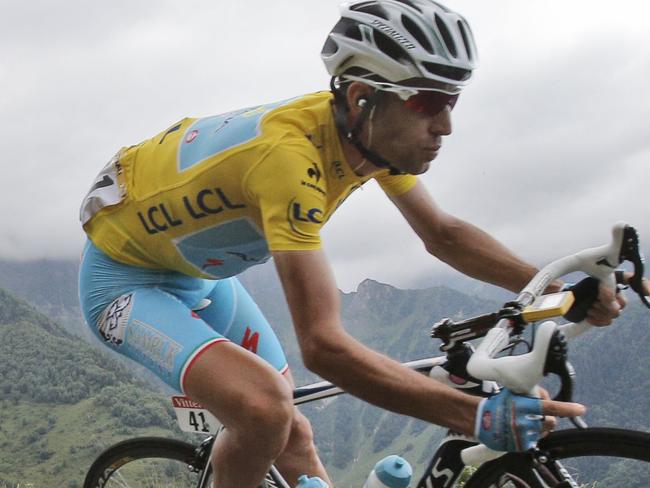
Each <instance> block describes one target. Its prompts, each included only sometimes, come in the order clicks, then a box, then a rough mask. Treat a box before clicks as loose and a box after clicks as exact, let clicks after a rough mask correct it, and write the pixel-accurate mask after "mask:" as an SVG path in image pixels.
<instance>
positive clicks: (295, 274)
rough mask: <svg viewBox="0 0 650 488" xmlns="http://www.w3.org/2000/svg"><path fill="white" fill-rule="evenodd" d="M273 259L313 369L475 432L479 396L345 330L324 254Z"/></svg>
mask: <svg viewBox="0 0 650 488" xmlns="http://www.w3.org/2000/svg"><path fill="white" fill-rule="evenodd" d="M273 258H274V260H275V265H276V267H277V269H278V273H279V275H280V280H281V281H282V286H283V288H284V291H285V295H286V297H287V301H288V304H289V308H290V310H291V314H292V318H293V323H294V327H295V329H296V334H297V337H298V342H299V344H300V349H301V352H302V356H303V361H304V363H305V365H306V366H307V367H308V368H309V369H310V370H311V371H313V372H315V373H317V374H318V375H320V376H321V377H323V378H325V379H326V380H328V381H331V382H332V383H334V384H335V385H337V386H339V387H341V388H342V389H343V390H345V391H347V392H348V393H351V394H352V395H355V396H357V397H359V398H361V399H363V400H365V401H367V402H370V403H373V404H375V405H377V406H379V407H382V408H384V409H387V410H391V411H393V412H397V413H401V414H405V415H410V416H412V417H416V418H419V419H422V420H426V421H428V422H432V423H435V424H438V425H444V426H446V427H449V428H451V429H454V430H456V431H458V432H463V433H465V434H469V435H472V434H473V430H474V422H475V414H476V409H477V406H478V403H479V399H478V398H476V397H472V396H469V395H466V394H464V393H461V392H459V391H456V390H454V389H453V388H449V387H447V386H445V385H443V384H441V383H439V382H436V381H433V380H431V379H430V378H428V377H426V376H424V375H421V374H420V373H416V372H415V371H412V370H410V369H408V368H406V367H405V366H402V365H401V364H399V363H398V362H396V361H393V360H392V359H390V358H388V357H386V356H383V355H381V354H379V353H377V352H375V351H373V350H371V349H369V348H367V347H366V346H364V345H363V344H361V343H360V342H358V341H356V340H355V339H354V338H353V337H351V336H350V335H349V334H348V333H347V332H346V331H345V330H344V329H343V327H342V325H341V321H340V304H339V291H338V289H337V287H336V284H335V281H334V278H333V276H332V273H331V270H330V267H329V264H328V262H327V259H326V257H325V254H324V253H323V251H282V252H274V253H273ZM545 410H546V411H547V413H549V414H551V415H554V414H557V415H569V414H571V415H575V414H576V412H581V411H582V407H581V406H579V405H576V404H562V403H557V402H545Z"/></svg>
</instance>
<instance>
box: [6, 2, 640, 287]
mask: <svg viewBox="0 0 650 488" xmlns="http://www.w3.org/2000/svg"><path fill="white" fill-rule="evenodd" d="M337 5H338V0H273V1H268V0H247V1H238V2H232V1H228V2H226V1H223V0H212V1H207V0H187V1H183V2H178V1H171V0H157V1H155V2H154V1H133V0H128V1H127V0H111V1H110V2H109V1H103V2H88V1H82V0H61V1H59V2H50V1H46V0H31V1H25V2H16V1H13V0H0V7H1V9H0V11H2V16H1V17H0V60H1V64H0V107H2V118H1V120H0V132H1V133H2V137H1V138H0V154H1V159H0V164H1V165H2V170H3V171H2V177H1V178H0V212H1V215H2V227H3V229H2V232H0V258H2V259H32V258H42V257H65V258H73V257H76V256H77V255H78V254H79V252H80V249H81V247H82V244H83V241H84V237H83V233H82V231H81V228H80V226H79V225H78V223H77V212H78V206H79V203H80V201H81V199H82V197H83V196H84V194H85V193H86V191H87V189H88V187H89V185H90V183H91V180H92V179H93V177H94V176H95V175H96V173H97V172H98V170H99V169H100V168H101V167H102V166H103V165H104V164H105V162H106V161H107V160H108V159H109V158H110V156H111V155H112V154H113V153H115V151H116V150H117V149H118V148H119V147H121V146H123V145H129V144H133V143H137V142H139V141H140V140H142V139H144V138H147V137H150V136H152V135H153V134H155V133H157V132H159V131H160V130H162V129H163V128H165V127H167V126H169V124H170V123H172V122H174V121H176V120H178V119H180V118H181V117H184V116H207V115H213V114H217V113H221V112H225V111H228V110H232V109H235V108H239V107H242V106H250V105H253V104H257V103H264V102H270V101H275V100H278V99H283V98H287V97H290V96H294V95H296V94H300V93H307V92H312V91H317V90H321V89H325V88H326V87H327V83H328V75H327V73H326V71H325V68H324V67H323V65H322V63H321V61H320V58H319V55H318V53H319V51H320V48H321V46H322V43H323V40H324V38H325V36H326V34H327V32H328V31H329V29H330V28H331V26H332V25H333V24H334V23H335V22H336V20H337V19H338V7H337ZM447 5H448V6H450V7H452V8H454V9H456V10H458V11H459V12H461V13H462V14H464V15H465V16H466V17H467V19H468V20H469V21H470V23H471V25H472V26H473V29H474V33H475V36H476V38H477V43H478V47H479V51H480V56H481V65H480V68H479V70H478V71H477V73H476V77H475V79H474V81H473V82H472V84H471V85H470V86H469V87H468V88H467V89H466V90H465V92H464V93H463V95H462V97H461V99H460V101H459V103H458V105H457V108H456V109H455V111H454V134H453V135H452V136H451V137H449V138H447V140H446V141H445V143H444V147H443V150H442V152H441V154H440V156H439V158H438V159H437V160H436V162H435V164H434V165H433V166H432V168H431V170H430V171H429V172H428V173H427V174H426V175H425V176H424V177H423V181H424V183H425V184H426V186H427V187H428V188H429V189H430V191H431V192H432V194H433V195H434V197H435V198H436V200H437V201H438V203H439V204H440V205H441V206H442V207H443V208H444V209H446V210H447V211H449V212H451V213H454V214H456V215H459V216H461V217H463V218H465V219H467V220H469V221H471V222H473V223H475V224H477V225H478V226H480V227H482V228H483V229H485V230H487V231H488V232H490V233H492V234H493V235H495V236H496V237H497V238H498V239H500V240H501V241H502V242H504V243H505V244H506V245H508V246H510V247H511V248H512V249H514V250H515V251H516V252H517V253H518V254H519V255H521V256H522V257H524V258H526V259H528V260H530V261H532V262H534V263H536V264H541V263H543V262H544V261H545V260H548V259H552V258H554V257H557V256H559V255H561V254H562V253H567V252H571V251H574V250H577V249H580V248H582V247H587V246H594V245H599V244H601V243H604V242H605V241H606V240H607V239H608V237H609V228H610V227H611V225H612V224H613V223H614V222H616V221H618V220H626V221H628V222H631V223H633V224H634V225H635V226H636V227H637V228H638V229H639V231H640V233H641V235H642V238H645V240H646V242H648V243H650V218H649V217H648V210H649V208H650V204H649V203H648V193H649V191H650V122H649V120H650V89H649V88H648V87H649V86H650V82H649V81H648V80H650V30H648V29H647V19H648V18H650V4H649V3H647V2H640V1H638V0H619V1H617V2H615V3H614V2H605V1H601V0H571V1H568V2H567V1H565V0H544V1H542V0H530V1H525V2H522V1H520V0H494V1H491V2H485V1H483V0H448V2H447ZM324 241H325V246H326V250H327V252H328V255H329V256H330V258H331V260H332V264H333V267H334V271H335V274H336V276H337V279H338V282H339V286H340V287H341V288H342V289H344V290H350V289H354V288H355V287H356V285H357V283H358V282H359V281H361V280H362V279H364V278H366V277H371V278H374V279H377V280H380V281H384V282H389V283H392V284H395V285H398V286H402V287H408V286H416V285H423V284H427V283H429V282H433V281H434V278H435V277H436V276H441V275H443V274H444V273H446V272H447V269H446V268H445V267H444V266H441V265H439V264H438V263H437V262H436V261H435V260H434V259H432V258H430V257H428V256H427V255H426V254H425V253H424V251H423V248H422V245H421V243H419V242H418V241H417V239H416V238H415V236H414V234H412V233H411V232H410V231H409V229H408V228H407V226H406V225H405V224H404V223H403V222H402V221H401V218H400V216H399V215H398V214H397V212H396V210H395V209H394V208H392V207H391V204H390V203H389V202H388V200H386V198H385V197H384V196H383V195H382V194H381V192H380V191H379V190H378V189H377V188H376V187H375V186H374V185H371V184H369V185H367V187H366V188H364V189H363V190H362V191H359V192H357V193H356V194H355V195H353V197H351V198H350V199H349V200H348V201H347V202H346V204H345V205H344V206H343V207H342V209H341V210H340V211H339V212H338V213H337V215H335V217H334V218H333V219H332V221H331V222H330V223H329V224H328V226H327V227H326V229H325V231H324ZM646 249H650V248H649V247H646Z"/></svg>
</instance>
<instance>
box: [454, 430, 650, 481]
mask: <svg viewBox="0 0 650 488" xmlns="http://www.w3.org/2000/svg"><path fill="white" fill-rule="evenodd" d="M648 486H650V433H647V432H637V431H632V430H623V429H608V428H589V429H583V430H581V429H571V430H561V431H557V432H552V433H550V434H549V435H548V436H547V437H545V438H544V439H542V440H540V442H539V446H538V451H537V452H536V453H535V454H530V453H510V454H506V455H504V456H503V457H501V458H499V459H496V460H494V461H491V462H489V463H485V464H484V465H482V466H481V467H480V468H479V469H478V470H477V471H476V472H475V473H474V474H473V475H472V477H471V478H470V479H469V480H468V481H467V483H466V484H465V486H464V488H550V487H556V488H565V487H566V488H646V487H648Z"/></svg>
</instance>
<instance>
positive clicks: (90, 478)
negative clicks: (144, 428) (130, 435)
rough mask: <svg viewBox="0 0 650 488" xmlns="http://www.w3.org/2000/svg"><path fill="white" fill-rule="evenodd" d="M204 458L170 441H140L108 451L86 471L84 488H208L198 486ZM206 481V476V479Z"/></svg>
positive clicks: (150, 439) (182, 444)
mask: <svg viewBox="0 0 650 488" xmlns="http://www.w3.org/2000/svg"><path fill="white" fill-rule="evenodd" d="M206 464H208V463H207V457H205V456H201V455H200V453H199V451H197V448H196V447H194V446H192V445H190V444H187V443H186V442H181V441H178V440H174V439H164V438H157V437H143V438H139V439H130V440H126V441H123V442H120V443H118V444H115V445H114V446H112V447H110V448H108V449H107V450H106V451H104V452H103V453H102V454H101V455H100V456H99V457H98V458H97V460H95V462H94V463H93V464H92V466H91V467H90V470H89V471H88V474H87V475H86V479H85V481H84V485H83V486H84V488H118V487H119V488H154V487H155V488H172V487H174V488H184V487H194V488H198V487H211V486H212V484H211V483H212V481H211V480H210V479H207V480H205V482H204V483H201V484H199V483H200V482H201V479H202V476H203V469H204V467H205V466H206ZM206 476H208V477H209V475H206Z"/></svg>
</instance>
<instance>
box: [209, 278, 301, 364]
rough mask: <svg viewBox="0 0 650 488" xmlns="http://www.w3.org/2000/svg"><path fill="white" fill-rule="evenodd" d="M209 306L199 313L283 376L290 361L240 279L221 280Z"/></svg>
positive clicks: (219, 331)
mask: <svg viewBox="0 0 650 488" xmlns="http://www.w3.org/2000/svg"><path fill="white" fill-rule="evenodd" d="M206 298H207V299H209V300H210V304H209V305H208V306H207V307H205V308H203V309H201V310H198V311H197V312H196V314H197V315H198V316H199V317H200V318H201V319H203V320H204V321H205V322H206V323H208V324H209V325H210V326H211V327H213V328H214V329H215V330H216V331H217V332H218V333H220V334H222V335H223V336H224V337H226V338H228V339H229V340H230V341H232V342H233V343H234V344H237V345H239V346H241V347H243V348H244V349H246V350H248V351H250V352H252V353H254V354H256V355H257V356H259V357H261V358H262V359H264V360H265V361H266V362H268V363H269V364H270V365H271V366H272V367H273V368H275V369H276V370H277V371H279V372H281V373H285V372H286V371H287V369H288V366H287V359H286V356H285V354H284V351H283V349H282V346H281V344H280V341H279V340H278V338H277V336H276V334H275V332H274V331H273V329H272V327H271V325H270V324H269V322H268V320H266V318H265V317H264V314H263V313H262V311H261V310H260V309H259V307H258V306H257V304H256V303H255V302H254V301H253V299H252V298H251V296H250V295H249V294H248V292H247V291H246V289H245V288H244V287H243V286H242V284H241V283H240V282H239V280H238V279H237V278H234V277H233V278H228V279H224V280H219V282H218V283H217V284H216V286H215V287H214V288H213V290H212V291H211V292H210V294H208V295H207V297H206Z"/></svg>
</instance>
